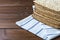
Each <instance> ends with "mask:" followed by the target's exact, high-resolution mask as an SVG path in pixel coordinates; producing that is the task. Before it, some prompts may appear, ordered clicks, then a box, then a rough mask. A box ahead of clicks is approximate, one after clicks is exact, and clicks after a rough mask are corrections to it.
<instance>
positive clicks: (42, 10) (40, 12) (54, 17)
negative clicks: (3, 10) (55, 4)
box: [33, 1, 60, 28]
mask: <svg viewBox="0 0 60 40" xmlns="http://www.w3.org/2000/svg"><path fill="white" fill-rule="evenodd" d="M34 4H35V11H34V13H33V17H34V18H35V19H37V20H39V21H41V22H43V23H45V24H47V25H49V26H52V27H54V28H60V14H59V13H60V12H59V11H56V10H52V9H49V8H47V7H45V6H42V5H40V4H39V3H37V2H36V1H35V2H34Z"/></svg>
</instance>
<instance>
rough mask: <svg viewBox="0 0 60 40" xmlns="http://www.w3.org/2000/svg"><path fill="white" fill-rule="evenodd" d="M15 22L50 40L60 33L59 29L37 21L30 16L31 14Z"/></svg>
mask: <svg viewBox="0 0 60 40" xmlns="http://www.w3.org/2000/svg"><path fill="white" fill-rule="evenodd" d="M16 24H17V25H18V26H20V27H21V28H23V29H25V30H28V31H29V32H32V33H33V34H35V35H37V36H39V37H41V38H43V39H44V40H51V39H53V38H55V37H57V36H59V35H60V30H59V29H54V28H53V27H50V26H47V25H45V24H43V23H41V22H39V21H37V20H36V19H34V18H33V17H32V15H30V16H28V17H27V18H25V19H23V20H20V21H17V22H16Z"/></svg>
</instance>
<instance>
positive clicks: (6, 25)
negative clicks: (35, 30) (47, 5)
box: [0, 0, 60, 40]
mask: <svg viewBox="0 0 60 40" xmlns="http://www.w3.org/2000/svg"><path fill="white" fill-rule="evenodd" d="M32 5H33V0H0V40H42V39H41V38H40V37H37V36H36V35H34V34H32V33H30V32H28V31H26V30H24V29H21V28H20V27H19V26H17V25H16V24H15V22H16V21H18V20H21V19H23V18H25V17H27V16H29V15H30V14H32V13H33V12H32ZM55 40H60V37H59V38H56V39H55Z"/></svg>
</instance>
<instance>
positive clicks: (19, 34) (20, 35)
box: [4, 29, 42, 40]
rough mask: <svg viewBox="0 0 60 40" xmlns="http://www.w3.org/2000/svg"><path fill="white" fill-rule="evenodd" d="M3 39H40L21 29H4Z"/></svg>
mask: <svg viewBox="0 0 60 40" xmlns="http://www.w3.org/2000/svg"><path fill="white" fill-rule="evenodd" d="M4 40H42V39H41V38H38V37H37V36H35V35H33V34H32V33H30V32H28V31H26V30H21V29H18V30H16V29H8V30H6V38H4Z"/></svg>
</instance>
